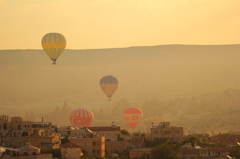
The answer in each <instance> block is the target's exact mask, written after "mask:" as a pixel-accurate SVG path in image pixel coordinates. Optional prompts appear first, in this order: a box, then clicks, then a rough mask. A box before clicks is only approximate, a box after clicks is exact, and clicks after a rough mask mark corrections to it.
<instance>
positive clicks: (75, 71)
mask: <svg viewBox="0 0 240 159" xmlns="http://www.w3.org/2000/svg"><path fill="white" fill-rule="evenodd" d="M239 50H240V45H212V46H211V45H209V46H208V45H206V46H204V45H161V46H147V47H130V48H116V49H95V50H65V51H64V52H63V54H62V55H61V57H60V58H59V60H58V61H57V65H52V64H51V63H52V62H51V61H50V59H49V58H48V57H47V55H46V54H45V53H44V52H43V51H42V50H0V72H1V78H0V88H1V89H0V107H1V111H3V112H6V113H10V114H11V115H18V114H22V115H24V113H25V110H29V111H30V110H34V111H38V113H45V112H46V110H47V112H51V111H53V110H55V109H56V106H57V105H58V106H61V105H62V103H63V102H64V101H67V102H68V105H69V106H71V108H72V109H75V108H79V107H86V108H89V109H91V110H94V111H95V110H96V111H98V110H99V109H101V108H102V109H106V108H112V107H114V106H115V105H116V104H117V103H118V101H121V100H122V99H125V100H127V101H128V102H129V103H130V105H131V106H136V105H139V106H143V104H144V103H145V102H146V101H150V100H153V99H156V100H160V101H165V100H168V101H171V102H169V104H168V105H169V106H171V105H177V106H176V109H175V106H174V107H173V106H172V108H174V109H173V110H168V111H169V113H165V116H166V115H169V114H171V113H173V112H174V111H175V115H177V116H179V117H181V116H183V115H184V116H186V114H187V112H189V113H191V111H193V110H195V109H194V108H193V110H192V107H191V106H190V104H188V103H189V102H191V103H196V105H197V107H198V110H200V111H201V112H202V113H206V112H211V111H213V110H218V108H219V107H221V108H227V110H228V108H231V107H232V105H231V104H229V103H227V104H224V102H225V101H226V98H227V97H226V96H223V97H222V96H219V97H214V99H212V98H211V102H210V103H213V104H211V105H213V107H211V108H208V107H206V108H205V107H204V109H202V108H199V107H200V106H202V105H204V102H205V103H206V102H208V100H210V97H209V98H208V96H203V97H200V96H201V95H202V94H207V93H208V94H209V96H210V95H211V94H215V93H217V94H221V92H224V91H225V90H227V89H229V88H233V89H234V88H237V89H238V88H240V71H239V68H240V62H239V59H240V52H239ZM110 74H111V75H114V76H115V77H117V78H118V80H119V83H120V84H119V88H118V90H117V92H116V93H115V94H114V96H113V99H112V101H111V102H108V100H107V98H106V97H105V95H104V94H103V92H102V91H101V89H100V88H99V80H100V78H101V77H103V76H105V75H110ZM193 96H194V97H193ZM185 98H187V99H191V100H185ZM173 99H174V100H173ZM220 101H222V102H220ZM192 105H195V104H192ZM235 105H236V104H235ZM235 105H234V107H235ZM18 108H21V110H19V111H17V112H16V111H15V109H18ZM156 109H157V108H156ZM186 110H187V111H186ZM227 110H226V111H227ZM107 111H111V110H109V109H107ZM168 111H167V112H168ZM224 111H225V109H224ZM191 114H192V113H191ZM162 115H164V114H162ZM185 118H187V117H184V119H183V120H185Z"/></svg>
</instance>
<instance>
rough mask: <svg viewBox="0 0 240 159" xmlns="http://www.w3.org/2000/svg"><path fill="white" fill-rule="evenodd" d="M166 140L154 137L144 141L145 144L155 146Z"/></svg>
mask: <svg viewBox="0 0 240 159" xmlns="http://www.w3.org/2000/svg"><path fill="white" fill-rule="evenodd" d="M166 141H167V140H166V139H160V138H154V139H153V140H150V141H146V146H147V147H155V146H157V145H160V144H164V143H165V142H166Z"/></svg>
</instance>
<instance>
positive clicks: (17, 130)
mask: <svg viewBox="0 0 240 159" xmlns="http://www.w3.org/2000/svg"><path fill="white" fill-rule="evenodd" d="M31 131H32V122H31V121H23V119H22V118H21V117H11V119H10V120H9V117H8V116H7V115H2V116H0V144H1V145H2V146H6V145H7V146H13V147H20V146H22V145H23V144H24V141H25V138H26V137H27V136H29V135H30V133H31Z"/></svg>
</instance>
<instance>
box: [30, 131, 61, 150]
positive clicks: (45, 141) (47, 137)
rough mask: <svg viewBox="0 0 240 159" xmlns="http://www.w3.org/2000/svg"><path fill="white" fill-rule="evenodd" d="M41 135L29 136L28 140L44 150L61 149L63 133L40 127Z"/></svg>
mask: <svg viewBox="0 0 240 159" xmlns="http://www.w3.org/2000/svg"><path fill="white" fill-rule="evenodd" d="M38 134H39V135H31V136H28V137H27V141H28V142H30V143H31V144H32V145H33V146H35V147H38V148H41V150H43V151H50V150H52V149H59V148H60V144H61V134H56V133H52V132H51V131H50V130H44V129H39V133H38Z"/></svg>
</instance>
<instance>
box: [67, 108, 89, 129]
mask: <svg viewBox="0 0 240 159" xmlns="http://www.w3.org/2000/svg"><path fill="white" fill-rule="evenodd" d="M93 120H94V116H93V113H92V112H91V111H90V110H88V109H76V110H74V111H73V112H72V114H71V116H70V122H71V124H72V125H73V126H82V127H90V126H91V124H92V123H93Z"/></svg>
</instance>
